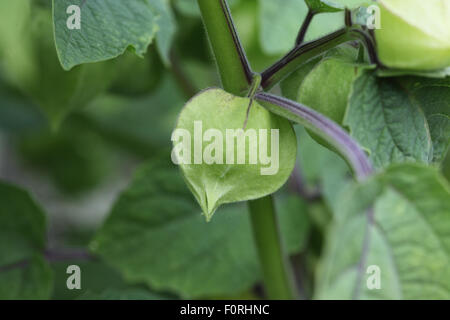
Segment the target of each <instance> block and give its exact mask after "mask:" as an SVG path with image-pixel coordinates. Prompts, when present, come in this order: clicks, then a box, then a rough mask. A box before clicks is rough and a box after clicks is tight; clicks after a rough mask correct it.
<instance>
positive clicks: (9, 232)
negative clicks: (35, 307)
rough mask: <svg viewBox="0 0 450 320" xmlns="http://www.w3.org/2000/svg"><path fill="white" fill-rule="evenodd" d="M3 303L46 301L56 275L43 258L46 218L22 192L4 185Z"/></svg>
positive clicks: (0, 234)
mask: <svg viewBox="0 0 450 320" xmlns="http://www.w3.org/2000/svg"><path fill="white" fill-rule="evenodd" d="M0 203H1V204H2V205H1V206H0V283H1V284H2V285H1V286H0V299H46V298H48V297H49V296H50V294H51V289H52V274H51V271H50V270H49V266H48V265H47V263H46V262H45V261H44V260H43V258H42V252H43V251H44V248H45V239H46V234H45V232H46V230H45V229H46V227H45V216H44V213H43V212H42V210H41V208H39V207H38V205H37V204H36V203H35V202H34V201H33V200H32V199H31V197H30V196H29V194H28V193H27V192H25V191H23V190H22V189H19V188H17V187H14V186H11V185H9V184H5V183H2V182H0Z"/></svg>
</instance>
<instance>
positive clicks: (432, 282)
mask: <svg viewBox="0 0 450 320" xmlns="http://www.w3.org/2000/svg"><path fill="white" fill-rule="evenodd" d="M370 207H373V208H374V211H373V213H374V215H373V218H368V215H367V210H368V209H369V208H370ZM335 217H336V221H335V222H334V225H333V227H332V229H331V230H330V231H331V232H330V233H329V235H328V239H327V245H326V249H325V253H324V260H323V261H322V265H321V267H320V270H319V273H318V275H317V288H316V298H319V299H350V298H360V299H449V298H450V284H449V282H448V279H449V277H450V267H449V266H450V260H449V257H450V238H449V237H448V229H449V228H450V189H449V185H448V183H447V182H446V181H445V180H444V179H443V178H442V177H441V176H440V175H439V174H438V171H437V170H436V169H434V168H430V167H426V166H423V165H420V164H403V165H395V166H392V167H390V168H389V169H388V170H387V171H386V172H384V173H383V174H381V175H380V176H378V177H376V178H375V179H373V180H371V181H369V182H366V183H365V184H364V185H360V186H355V187H354V188H353V189H352V190H351V192H349V193H348V194H347V195H346V196H345V197H343V198H342V199H341V202H340V205H339V209H337V212H336V215H335ZM372 219H373V220H372ZM364 243H366V245H363V244H364ZM361 266H362V267H361ZM369 266H377V267H379V271H380V277H381V278H380V279H381V283H380V284H381V288H380V289H373V290H369V289H368V287H367V282H368V281H369V282H370V278H369V277H370V276H371V275H372V274H371V273H366V271H367V268H368V267H369Z"/></svg>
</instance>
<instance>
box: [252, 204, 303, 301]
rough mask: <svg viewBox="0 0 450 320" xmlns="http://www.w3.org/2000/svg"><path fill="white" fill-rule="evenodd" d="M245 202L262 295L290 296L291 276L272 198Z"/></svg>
mask: <svg viewBox="0 0 450 320" xmlns="http://www.w3.org/2000/svg"><path fill="white" fill-rule="evenodd" d="M248 204H249V208H250V218H251V221H252V225H253V235H254V238H255V242H256V248H257V251H258V255H259V259H260V261H261V266H262V272H263V276H264V284H265V291H266V295H267V297H268V298H269V299H276V300H288V299H293V298H295V296H296V292H295V286H294V279H293V275H292V271H291V270H290V267H289V261H288V259H287V254H286V253H285V252H284V250H283V246H282V245H281V237H280V231H279V229H278V227H277V226H278V223H277V216H276V214H275V208H274V204H273V199H272V197H271V196H267V197H264V198H261V199H258V200H254V201H249V202H248Z"/></svg>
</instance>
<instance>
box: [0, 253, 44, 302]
mask: <svg viewBox="0 0 450 320" xmlns="http://www.w3.org/2000/svg"><path fill="white" fill-rule="evenodd" d="M0 283H1V284H2V285H1V286H0V299H1V300H44V299H49V298H50V295H51V293H52V289H53V276H52V271H51V269H50V267H49V265H48V264H47V262H46V261H45V260H44V259H43V258H42V257H41V256H40V255H34V256H30V257H29V258H28V260H27V261H26V262H24V263H23V264H19V265H15V266H11V268H7V269H5V270H2V269H1V267H0Z"/></svg>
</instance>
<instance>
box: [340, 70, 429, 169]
mask: <svg viewBox="0 0 450 320" xmlns="http://www.w3.org/2000/svg"><path fill="white" fill-rule="evenodd" d="M424 107H425V106H424V105H422V104H421V103H420V102H418V101H417V100H416V99H415V97H414V96H413V95H412V94H411V92H410V91H408V90H407V89H406V88H405V87H404V86H403V85H402V84H401V83H399V82H398V81H397V80H395V78H387V79H385V78H383V79H382V78H376V77H375V75H374V74H373V73H372V72H368V73H366V74H363V75H362V76H361V77H359V78H358V79H357V80H356V81H355V83H354V86H353V93H352V95H351V98H350V102H349V107H348V110H347V114H346V116H345V119H344V124H345V125H347V126H348V127H349V128H350V132H351V135H352V136H353V137H354V138H356V140H357V141H358V142H359V143H360V144H361V145H362V146H363V147H366V148H367V149H368V150H369V151H370V158H371V160H372V162H373V163H374V165H375V166H376V167H377V168H383V167H386V166H387V165H389V164H390V163H393V162H404V161H418V162H423V163H430V162H431V161H432V160H433V143H432V140H431V134H430V129H429V125H428V121H427V119H426V116H425V113H424Z"/></svg>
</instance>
